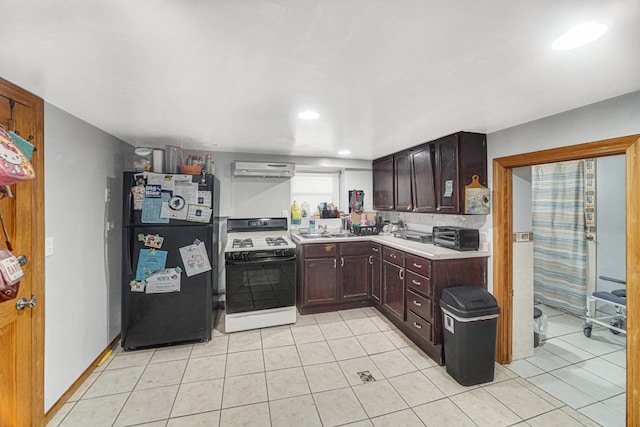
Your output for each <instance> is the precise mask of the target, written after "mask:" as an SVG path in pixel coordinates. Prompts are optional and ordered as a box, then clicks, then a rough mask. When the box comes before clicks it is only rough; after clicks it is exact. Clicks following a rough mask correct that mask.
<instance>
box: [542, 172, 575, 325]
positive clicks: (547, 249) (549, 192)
mask: <svg viewBox="0 0 640 427" xmlns="http://www.w3.org/2000/svg"><path fill="white" fill-rule="evenodd" d="M531 179H532V185H531V187H532V188H531V189H532V210H533V214H532V217H533V259H534V261H533V286H534V298H535V299H536V300H539V301H541V302H542V303H544V304H546V305H549V306H551V307H556V308H559V309H561V310H564V311H567V312H570V313H574V314H577V315H584V314H585V309H586V296H587V245H586V241H585V238H584V232H585V217H584V207H585V206H584V162H583V161H582V160H577V161H570V162H561V163H553V164H546V165H540V166H533V167H532V173H531Z"/></svg>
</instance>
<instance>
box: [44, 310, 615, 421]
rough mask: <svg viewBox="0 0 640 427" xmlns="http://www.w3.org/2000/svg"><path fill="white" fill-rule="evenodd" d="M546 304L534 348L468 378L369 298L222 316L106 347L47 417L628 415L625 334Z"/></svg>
mask: <svg viewBox="0 0 640 427" xmlns="http://www.w3.org/2000/svg"><path fill="white" fill-rule="evenodd" d="M547 313H548V314H550V315H552V317H550V320H551V321H550V325H551V326H550V328H549V334H548V336H547V339H546V341H544V342H543V344H542V345H541V346H540V347H539V348H537V349H536V351H535V355H534V356H533V357H531V358H529V359H526V360H522V361H517V362H514V363H512V364H511V365H508V366H501V365H496V371H495V380H494V381H493V382H491V383H487V384H483V385H481V386H471V387H463V386H461V385H459V384H458V383H457V382H456V381H455V380H453V379H452V378H451V377H450V376H449V375H448V374H447V373H446V371H445V368H444V367H440V366H437V365H436V364H435V363H434V362H433V361H432V360H431V359H430V358H428V357H427V356H425V355H424V353H423V352H422V351H421V350H419V349H417V348H416V347H414V346H412V344H411V342H410V341H409V340H408V339H407V338H406V337H405V336H404V335H403V334H402V333H400V332H399V331H398V330H397V329H396V328H395V327H393V325H392V324H391V323H390V322H389V321H388V320H386V319H385V318H384V317H383V316H382V315H381V314H379V313H378V312H377V311H376V310H375V309H373V308H365V309H355V310H345V311H341V312H337V313H325V314H319V315H307V316H299V318H298V322H297V323H296V324H295V325H291V326H280V327H274V328H266V329H262V330H255V331H245V332H236V333H232V334H224V333H222V332H221V331H223V330H224V325H223V324H222V323H221V322H219V323H218V324H217V326H216V329H215V330H214V337H213V339H212V340H211V341H210V342H208V343H201V344H193V345H183V346H179V347H169V348H160V349H151V350H140V351H135V352H122V351H117V352H114V354H113V355H112V356H111V357H110V358H109V359H108V360H107V362H105V364H103V365H102V366H100V367H99V368H97V369H96V370H95V371H94V372H93V373H92V374H91V375H90V376H89V378H88V379H87V381H86V382H85V383H83V384H82V386H81V387H80V388H79V389H78V390H77V392H76V393H75V394H74V395H73V396H72V397H71V398H70V399H69V401H68V402H67V403H65V405H64V406H63V407H62V408H61V410H60V411H59V412H58V413H57V414H56V416H55V417H54V419H52V420H51V421H50V422H49V424H48V426H49V427H54V426H62V427H69V426H83V427H84V426H132V425H141V426H147V427H178V426H295V427H299V426H305V427H306V426H338V425H349V426H439V427H440V426H491V427H494V426H508V425H518V426H551V425H562V426H596V425H599V424H598V423H600V424H602V425H606V426H622V425H624V403H625V402H624V387H625V383H624V378H625V375H624V371H625V367H624V361H625V358H624V347H625V345H624V338H620V337H615V336H613V335H611V334H610V333H609V332H607V331H606V330H605V331H597V330H594V333H593V336H592V338H591V339H586V338H585V337H584V336H582V332H579V333H576V332H575V331H576V329H578V330H579V331H582V326H581V323H580V322H581V321H577V320H575V319H571V318H570V316H567V315H564V314H562V313H559V312H553V313H552V312H551V311H547ZM219 319H223V317H222V316H219ZM610 335H611V336H610ZM585 340H588V343H587V342H586V341H585ZM589 343H590V344H593V345H592V346H590V345H587V344H589ZM363 371H368V373H370V374H371V375H372V376H373V377H374V378H375V381H373V382H366V383H365V382H363V381H362V379H361V377H360V375H359V373H360V372H363Z"/></svg>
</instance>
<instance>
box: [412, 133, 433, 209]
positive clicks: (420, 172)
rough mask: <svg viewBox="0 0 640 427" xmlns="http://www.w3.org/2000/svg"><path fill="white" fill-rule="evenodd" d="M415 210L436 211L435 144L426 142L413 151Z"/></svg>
mask: <svg viewBox="0 0 640 427" xmlns="http://www.w3.org/2000/svg"><path fill="white" fill-rule="evenodd" d="M411 170H412V173H411V178H412V179H411V189H412V192H413V212H435V211H436V194H435V186H434V174H433V146H432V145H431V144H426V145H423V146H421V147H420V148H419V149H417V150H415V151H413V152H412V153H411Z"/></svg>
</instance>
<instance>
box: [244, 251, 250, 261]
mask: <svg viewBox="0 0 640 427" xmlns="http://www.w3.org/2000/svg"><path fill="white" fill-rule="evenodd" d="M242 259H243V260H245V261H246V260H248V259H249V252H242Z"/></svg>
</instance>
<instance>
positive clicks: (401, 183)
mask: <svg viewBox="0 0 640 427" xmlns="http://www.w3.org/2000/svg"><path fill="white" fill-rule="evenodd" d="M393 169H394V177H395V203H394V204H395V206H396V210H397V211H408V212H411V211H412V210H413V198H412V197H411V155H410V153H409V152H406V153H401V154H396V155H395V156H393Z"/></svg>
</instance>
